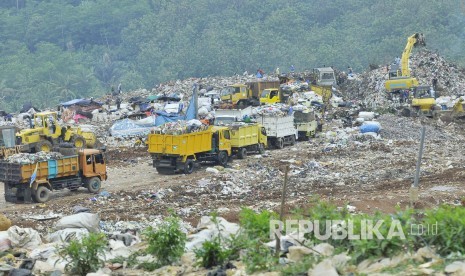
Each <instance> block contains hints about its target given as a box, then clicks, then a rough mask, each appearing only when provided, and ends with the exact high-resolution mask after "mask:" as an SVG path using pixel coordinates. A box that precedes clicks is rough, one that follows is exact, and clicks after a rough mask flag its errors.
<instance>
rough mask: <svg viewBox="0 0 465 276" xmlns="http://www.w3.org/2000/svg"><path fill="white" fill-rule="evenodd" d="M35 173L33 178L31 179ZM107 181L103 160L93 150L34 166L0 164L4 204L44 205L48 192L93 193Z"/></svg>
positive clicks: (97, 151) (96, 151) (38, 163)
mask: <svg viewBox="0 0 465 276" xmlns="http://www.w3.org/2000/svg"><path fill="white" fill-rule="evenodd" d="M34 172H36V173H35V175H36V176H35V178H34V179H31V178H32V176H33V174H34ZM106 179H107V171H106V164H105V158H104V156H103V153H102V152H101V151H99V150H96V149H84V150H80V151H79V153H78V154H77V155H72V156H65V157H63V158H60V159H57V160H53V159H51V160H47V161H40V162H37V163H34V164H18V163H9V162H7V161H4V160H3V161H0V181H1V182H3V183H4V184H5V200H6V201H8V202H22V201H24V202H31V199H32V200H33V201H35V202H40V203H42V202H45V201H47V200H48V198H49V195H50V191H51V190H59V189H64V188H68V189H70V190H77V189H78V188H80V187H86V188H87V189H88V190H89V192H92V193H97V192H98V191H99V190H100V186H101V181H104V180H106Z"/></svg>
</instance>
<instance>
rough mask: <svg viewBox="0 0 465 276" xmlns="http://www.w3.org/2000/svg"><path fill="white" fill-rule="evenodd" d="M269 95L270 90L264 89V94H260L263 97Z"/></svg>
mask: <svg viewBox="0 0 465 276" xmlns="http://www.w3.org/2000/svg"><path fill="white" fill-rule="evenodd" d="M268 95H270V90H266V89H265V90H263V92H262V94H261V95H260V97H262V98H268Z"/></svg>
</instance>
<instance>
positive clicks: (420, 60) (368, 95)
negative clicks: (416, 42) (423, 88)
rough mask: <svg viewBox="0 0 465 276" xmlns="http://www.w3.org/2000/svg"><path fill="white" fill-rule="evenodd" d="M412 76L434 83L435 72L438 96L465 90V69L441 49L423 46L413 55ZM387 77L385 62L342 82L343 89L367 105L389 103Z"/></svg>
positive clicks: (456, 94)
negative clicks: (447, 58) (446, 56)
mask: <svg viewBox="0 0 465 276" xmlns="http://www.w3.org/2000/svg"><path fill="white" fill-rule="evenodd" d="M410 61H411V62H410V69H411V71H412V76H413V77H416V78H417V79H418V82H419V84H420V85H432V81H433V78H434V77H435V76H436V78H437V80H438V83H437V94H436V96H460V95H462V94H464V93H465V69H464V68H459V67H458V66H457V65H456V64H454V63H452V62H449V61H447V60H445V59H444V58H443V57H441V56H440V55H439V54H438V53H436V52H433V51H429V50H422V51H419V52H416V53H414V54H412V56H411V58H410ZM387 79H388V71H387V68H386V66H381V67H379V68H378V69H374V70H371V71H368V72H365V73H362V74H360V75H357V76H356V77H355V78H354V79H352V80H349V81H348V82H347V83H345V84H344V85H342V87H341V92H342V93H343V95H344V96H345V98H346V99H349V100H353V101H356V102H359V103H361V104H363V105H364V106H366V107H368V108H373V109H374V108H378V107H381V106H387V105H388V104H389V102H388V97H387V96H388V95H387V91H386V89H385V88H384V82H385V81H386V80H387Z"/></svg>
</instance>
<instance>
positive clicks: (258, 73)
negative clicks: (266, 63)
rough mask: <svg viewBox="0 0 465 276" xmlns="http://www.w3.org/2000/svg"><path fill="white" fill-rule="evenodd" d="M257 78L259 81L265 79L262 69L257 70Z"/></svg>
mask: <svg viewBox="0 0 465 276" xmlns="http://www.w3.org/2000/svg"><path fill="white" fill-rule="evenodd" d="M257 78H259V79H261V78H263V71H262V69H260V68H258V69H257Z"/></svg>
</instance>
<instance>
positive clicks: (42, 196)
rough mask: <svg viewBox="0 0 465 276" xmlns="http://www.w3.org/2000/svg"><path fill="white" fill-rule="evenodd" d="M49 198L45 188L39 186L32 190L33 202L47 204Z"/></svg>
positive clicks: (48, 191) (48, 192) (47, 190)
mask: <svg viewBox="0 0 465 276" xmlns="http://www.w3.org/2000/svg"><path fill="white" fill-rule="evenodd" d="M49 198H50V190H49V189H48V188H47V187H46V186H44V185H41V186H39V187H37V189H36V190H33V193H32V199H33V200H34V201H35V202H37V203H44V202H47V201H48V199H49Z"/></svg>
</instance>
